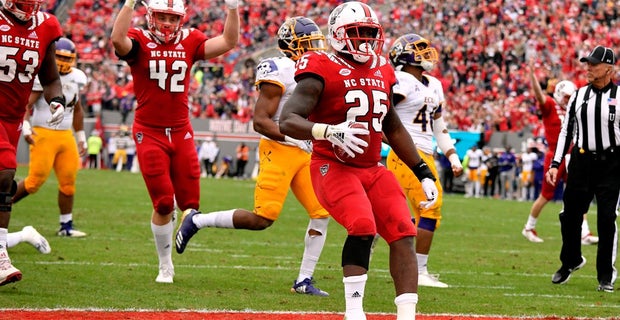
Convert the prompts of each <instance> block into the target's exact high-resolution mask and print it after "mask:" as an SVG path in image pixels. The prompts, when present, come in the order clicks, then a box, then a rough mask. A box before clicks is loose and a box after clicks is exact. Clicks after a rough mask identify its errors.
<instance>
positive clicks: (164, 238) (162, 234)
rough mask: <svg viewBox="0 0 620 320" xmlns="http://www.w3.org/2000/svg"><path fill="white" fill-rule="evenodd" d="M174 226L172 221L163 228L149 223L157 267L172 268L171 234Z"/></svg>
mask: <svg viewBox="0 0 620 320" xmlns="http://www.w3.org/2000/svg"><path fill="white" fill-rule="evenodd" d="M173 230H174V226H173V225H172V220H171V221H170V222H168V223H167V224H165V225H163V226H158V225H156V224H154V223H153V222H151V231H153V237H154V238H155V248H156V249H157V256H158V257H159V265H160V266H161V265H170V266H172V247H173V245H172V232H173Z"/></svg>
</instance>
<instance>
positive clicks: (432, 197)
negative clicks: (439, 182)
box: [420, 178, 439, 209]
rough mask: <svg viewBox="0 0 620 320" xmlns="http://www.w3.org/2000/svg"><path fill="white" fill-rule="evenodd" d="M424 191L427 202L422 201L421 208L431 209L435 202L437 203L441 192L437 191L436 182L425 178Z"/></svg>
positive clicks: (423, 181) (423, 180)
mask: <svg viewBox="0 0 620 320" xmlns="http://www.w3.org/2000/svg"><path fill="white" fill-rule="evenodd" d="M420 182H421V183H422V190H424V194H425V195H426V200H427V201H420V207H421V208H424V209H426V208H430V207H431V206H432V205H433V204H435V202H437V194H438V193H439V191H438V190H437V186H436V185H435V181H433V180H431V179H430V178H424V179H422V181H420Z"/></svg>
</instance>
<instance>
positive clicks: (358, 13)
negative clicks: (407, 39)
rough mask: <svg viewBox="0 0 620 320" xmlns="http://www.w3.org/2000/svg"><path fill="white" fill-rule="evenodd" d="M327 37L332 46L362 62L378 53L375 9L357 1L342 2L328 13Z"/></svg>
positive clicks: (380, 37)
mask: <svg viewBox="0 0 620 320" xmlns="http://www.w3.org/2000/svg"><path fill="white" fill-rule="evenodd" d="M327 39H328V42H329V44H330V45H331V46H332V48H334V50H336V51H338V52H340V53H344V54H349V55H352V56H353V59H355V61H357V62H361V63H365V62H367V61H368V60H369V59H370V57H373V56H377V55H380V54H381V48H382V47H383V42H384V41H385V40H384V35H383V27H381V24H379V19H378V18H377V15H376V14H375V12H374V11H373V10H372V9H371V8H370V7H369V6H368V5H366V4H364V3H362V2H358V1H351V2H345V3H342V4H341V5H339V6H337V7H336V8H335V9H334V10H333V11H332V12H331V14H330V15H329V22H328V25H327Z"/></svg>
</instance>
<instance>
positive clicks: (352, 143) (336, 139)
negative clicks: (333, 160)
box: [312, 121, 370, 158]
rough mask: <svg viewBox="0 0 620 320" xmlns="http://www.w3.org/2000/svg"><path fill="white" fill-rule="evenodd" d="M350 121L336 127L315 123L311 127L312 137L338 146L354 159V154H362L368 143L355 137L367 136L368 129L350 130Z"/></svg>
mask: <svg viewBox="0 0 620 320" xmlns="http://www.w3.org/2000/svg"><path fill="white" fill-rule="evenodd" d="M350 125H351V121H345V122H343V123H340V124H337V125H328V124H325V123H315V124H314V126H312V136H313V137H314V138H315V139H317V140H328V141H329V142H331V143H332V144H333V145H335V146H338V147H340V148H342V150H344V152H346V154H348V155H349V156H350V157H351V158H355V153H356V152H357V153H363V152H364V149H362V148H365V147H368V142H366V141H364V140H362V139H360V138H358V137H356V136H355V135H356V134H359V135H367V134H369V133H370V131H368V129H364V128H351V127H350Z"/></svg>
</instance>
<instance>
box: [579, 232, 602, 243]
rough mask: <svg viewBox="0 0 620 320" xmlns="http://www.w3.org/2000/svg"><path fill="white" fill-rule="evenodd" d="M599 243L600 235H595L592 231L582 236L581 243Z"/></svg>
mask: <svg viewBox="0 0 620 320" xmlns="http://www.w3.org/2000/svg"><path fill="white" fill-rule="evenodd" d="M597 243H598V237H596V236H593V235H592V234H591V233H588V234H587V235H585V236H583V237H581V244H582V245H584V246H589V245H593V244H597Z"/></svg>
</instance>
